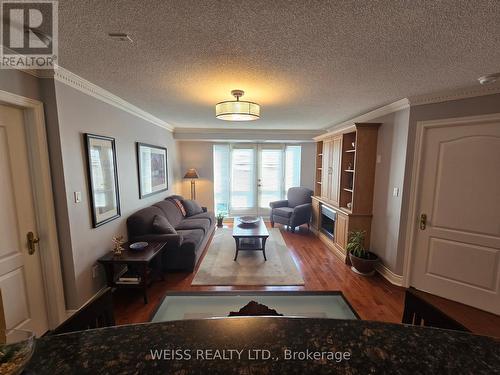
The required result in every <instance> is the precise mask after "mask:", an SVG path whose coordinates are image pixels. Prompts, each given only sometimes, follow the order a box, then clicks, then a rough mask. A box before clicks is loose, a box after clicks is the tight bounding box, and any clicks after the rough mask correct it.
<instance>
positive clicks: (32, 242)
mask: <svg viewBox="0 0 500 375" xmlns="http://www.w3.org/2000/svg"><path fill="white" fill-rule="evenodd" d="M26 238H27V240H28V254H29V255H33V254H34V253H35V250H36V244H37V243H39V242H40V239H39V238H38V237H35V234H34V233H33V232H28V234H26Z"/></svg>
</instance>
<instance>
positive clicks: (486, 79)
mask: <svg viewBox="0 0 500 375" xmlns="http://www.w3.org/2000/svg"><path fill="white" fill-rule="evenodd" d="M477 80H478V81H479V83H480V84H481V85H488V84H490V83H495V82H496V81H500V73H494V74H486V75H484V76H481V77H479V78H478V79H477Z"/></svg>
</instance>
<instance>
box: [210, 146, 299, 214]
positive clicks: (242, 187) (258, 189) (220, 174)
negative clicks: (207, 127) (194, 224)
mask: <svg viewBox="0 0 500 375" xmlns="http://www.w3.org/2000/svg"><path fill="white" fill-rule="evenodd" d="M213 152H214V201H215V212H216V214H218V213H224V214H226V215H238V214H261V215H264V214H267V213H268V211H269V202H271V201H274V200H279V199H284V198H285V196H286V192H287V191H288V189H289V188H290V187H292V186H300V167H301V146H300V145H285V144H262V145H255V144H245V143H237V144H215V145H214V148H213Z"/></svg>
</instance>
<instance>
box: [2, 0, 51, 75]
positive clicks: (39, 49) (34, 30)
mask: <svg viewBox="0 0 500 375" xmlns="http://www.w3.org/2000/svg"><path fill="white" fill-rule="evenodd" d="M57 5H58V2H57V1H48V0H41V1H20V0H17V1H16V0H10V1H8V0H5V1H1V11H0V19H1V22H2V24H1V43H2V45H1V49H0V68H2V69H53V68H54V64H55V63H56V60H57V37H58V35H57Z"/></svg>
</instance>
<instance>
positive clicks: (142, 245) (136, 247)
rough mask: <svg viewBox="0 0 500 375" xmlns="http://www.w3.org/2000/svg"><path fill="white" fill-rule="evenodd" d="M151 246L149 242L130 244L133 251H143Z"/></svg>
mask: <svg viewBox="0 0 500 375" xmlns="http://www.w3.org/2000/svg"><path fill="white" fill-rule="evenodd" d="M148 245H149V244H148V243H147V242H134V243H132V244H130V246H129V248H130V249H132V250H142V249H144V248H145V247H146V246H148Z"/></svg>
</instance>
